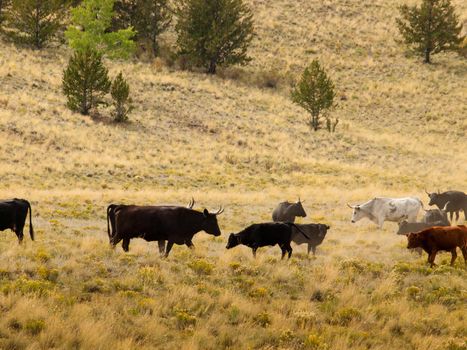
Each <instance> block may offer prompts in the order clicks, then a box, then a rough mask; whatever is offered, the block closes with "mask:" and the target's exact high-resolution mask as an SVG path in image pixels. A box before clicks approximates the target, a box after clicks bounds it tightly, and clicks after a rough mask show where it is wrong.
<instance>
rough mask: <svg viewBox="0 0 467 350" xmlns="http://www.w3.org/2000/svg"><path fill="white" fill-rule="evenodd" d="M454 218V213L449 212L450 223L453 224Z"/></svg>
mask: <svg viewBox="0 0 467 350" xmlns="http://www.w3.org/2000/svg"><path fill="white" fill-rule="evenodd" d="M453 217H454V212H452V211H450V212H449V218H450V220H449V221H451V222H452V218H453Z"/></svg>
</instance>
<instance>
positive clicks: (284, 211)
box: [272, 197, 306, 222]
mask: <svg viewBox="0 0 467 350" xmlns="http://www.w3.org/2000/svg"><path fill="white" fill-rule="evenodd" d="M303 202H304V201H301V200H300V197H298V202H296V203H290V202H288V201H286V202H282V203H279V205H278V206H277V207H276V208H275V209H274V210H273V212H272V221H274V222H295V217H302V218H304V217H306V212H305V209H303V205H302V203H303Z"/></svg>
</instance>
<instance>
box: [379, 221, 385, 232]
mask: <svg viewBox="0 0 467 350" xmlns="http://www.w3.org/2000/svg"><path fill="white" fill-rule="evenodd" d="M383 225H384V220H383V221H379V222H378V228H379V229H380V230H382V229H383Z"/></svg>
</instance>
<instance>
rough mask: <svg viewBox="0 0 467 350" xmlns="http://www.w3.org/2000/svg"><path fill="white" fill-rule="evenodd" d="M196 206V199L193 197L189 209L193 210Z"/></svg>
mask: <svg viewBox="0 0 467 350" xmlns="http://www.w3.org/2000/svg"><path fill="white" fill-rule="evenodd" d="M194 206H195V199H194V198H193V197H191V200H190V203H188V208H190V209H193V207H194Z"/></svg>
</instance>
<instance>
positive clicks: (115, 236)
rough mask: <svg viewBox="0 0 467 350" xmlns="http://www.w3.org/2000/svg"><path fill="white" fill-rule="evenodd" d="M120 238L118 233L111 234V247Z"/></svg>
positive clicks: (113, 246) (118, 241)
mask: <svg viewBox="0 0 467 350" xmlns="http://www.w3.org/2000/svg"><path fill="white" fill-rule="evenodd" d="M121 240H122V237H120V235H119V234H118V233H116V234H115V235H114V236H112V238H111V239H110V244H111V246H112V248H115V246H116V245H117V244H118V243H120V241H121Z"/></svg>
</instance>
